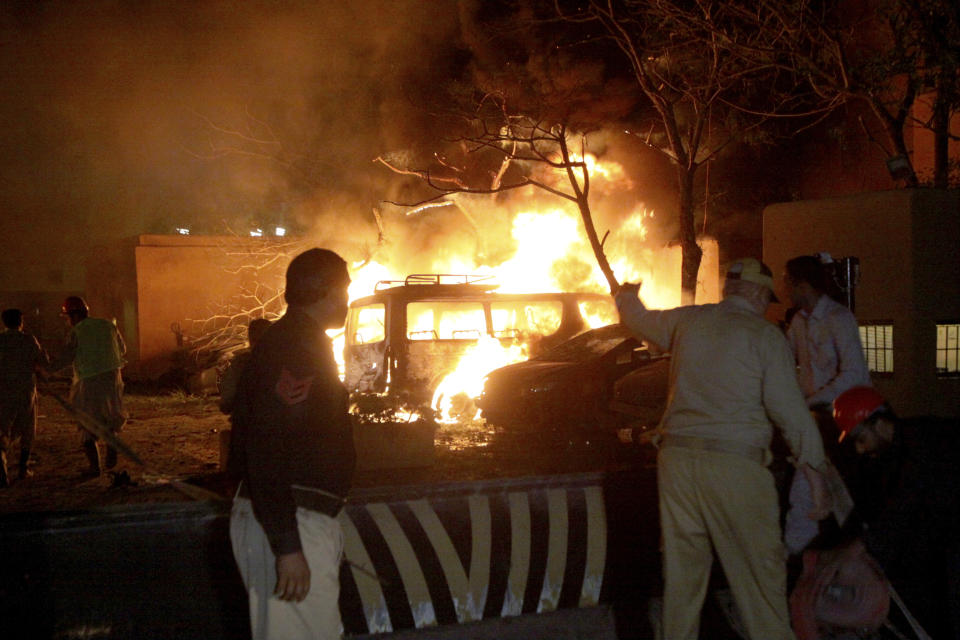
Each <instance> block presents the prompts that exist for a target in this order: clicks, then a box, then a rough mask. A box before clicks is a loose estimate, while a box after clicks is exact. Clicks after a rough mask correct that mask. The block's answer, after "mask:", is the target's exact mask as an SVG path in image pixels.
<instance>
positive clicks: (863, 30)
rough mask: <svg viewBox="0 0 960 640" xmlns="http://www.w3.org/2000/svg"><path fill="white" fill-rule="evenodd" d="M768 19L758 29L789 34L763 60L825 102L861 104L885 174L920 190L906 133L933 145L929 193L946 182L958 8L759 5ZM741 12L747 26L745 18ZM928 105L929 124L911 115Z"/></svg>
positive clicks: (880, 1) (773, 0) (879, 3)
mask: <svg viewBox="0 0 960 640" xmlns="http://www.w3.org/2000/svg"><path fill="white" fill-rule="evenodd" d="M757 6H758V7H759V10H760V12H762V13H763V14H764V15H767V16H770V19H769V20H768V21H766V22H764V23H760V22H758V25H757V26H758V29H772V30H775V31H776V32H778V33H781V34H787V37H786V38H782V39H781V40H780V41H779V42H778V50H777V51H776V52H775V54H774V52H772V51H768V52H766V53H765V54H762V55H764V56H766V57H768V58H769V59H770V60H771V62H772V63H774V64H778V65H784V68H785V69H789V70H794V71H796V72H797V73H798V74H799V75H800V76H801V77H803V78H805V79H806V81H807V82H808V83H809V84H810V86H811V87H812V88H813V90H814V91H815V92H816V93H817V94H818V95H819V96H820V97H821V98H822V99H824V100H827V101H829V102H831V103H834V104H863V105H865V106H866V107H867V109H868V111H869V113H871V114H872V115H873V116H874V118H875V121H876V123H878V124H879V126H880V130H881V132H882V133H881V135H880V136H877V135H875V133H874V130H875V128H876V127H875V126H872V125H871V123H869V122H863V121H861V123H862V126H863V128H864V131H865V132H866V133H867V135H868V137H869V138H870V139H871V140H873V141H874V142H875V143H876V144H878V145H879V146H880V147H881V149H883V151H884V153H885V154H886V155H887V157H888V158H890V160H889V162H890V163H891V165H890V168H891V172H892V174H893V175H894V177H895V178H898V179H901V180H903V182H904V184H905V185H906V186H908V187H916V186H919V185H920V179H919V178H918V176H917V173H916V169H915V166H914V164H913V162H912V159H911V153H910V148H909V146H908V144H907V140H906V135H905V134H906V131H905V130H906V127H907V126H908V125H913V126H920V127H925V128H928V129H930V130H931V131H932V132H933V134H934V138H935V154H934V155H935V167H934V179H933V183H934V185H935V186H939V187H945V186H947V184H948V180H949V165H950V162H949V153H948V143H949V141H950V140H951V139H956V138H955V137H953V136H952V135H951V133H950V129H949V123H950V118H951V116H952V114H953V113H956V112H957V110H958V109H960V76H958V73H957V69H958V66H960V7H958V5H957V4H956V2H954V0H875V1H872V2H863V3H856V4H855V5H854V4H851V5H843V4H837V5H833V4H830V3H828V4H826V5H823V4H821V3H815V2H813V1H812V0H790V1H785V2H784V1H781V0H758V3H757ZM749 13H750V12H748V11H744V14H745V19H748V18H750V17H751V15H747V14H749ZM927 99H929V100H930V102H931V104H930V112H931V114H932V116H931V117H929V118H926V119H918V118H917V117H916V116H915V115H914V114H915V112H916V106H917V104H918V101H919V100H927Z"/></svg>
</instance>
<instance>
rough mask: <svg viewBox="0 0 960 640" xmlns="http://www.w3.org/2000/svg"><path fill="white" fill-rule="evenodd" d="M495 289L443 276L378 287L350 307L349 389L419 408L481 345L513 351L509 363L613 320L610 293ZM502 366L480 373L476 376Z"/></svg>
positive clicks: (467, 278) (475, 278)
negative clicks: (399, 398) (401, 399)
mask: <svg viewBox="0 0 960 640" xmlns="http://www.w3.org/2000/svg"><path fill="white" fill-rule="evenodd" d="M497 288H498V285H497V284H496V283H493V282H490V281H489V280H488V279H487V278H484V277H479V276H468V275H446V274H414V275H410V276H407V278H406V279H404V280H402V281H390V280H385V281H380V282H379V283H377V285H376V286H375V288H374V293H373V295H370V296H365V297H363V298H359V299H356V300H354V301H352V302H351V303H350V310H349V313H348V315H347V322H346V329H345V341H344V360H345V378H344V379H345V383H346V385H347V388H348V389H349V390H350V391H351V392H352V393H354V394H390V395H392V396H403V397H404V398H406V399H407V400H408V401H409V402H410V403H411V404H424V403H427V402H429V401H430V400H431V398H432V397H433V395H434V392H435V391H436V390H437V388H438V387H439V386H440V384H441V382H442V381H443V380H444V379H445V378H447V377H448V376H449V375H450V374H451V373H452V372H454V371H455V370H456V369H457V367H458V366H459V365H460V364H461V361H463V360H464V358H465V356H467V355H468V354H469V353H470V352H471V351H475V350H476V349H477V347H478V346H486V345H489V344H490V343H492V346H493V348H495V349H496V350H500V351H502V350H505V349H509V350H511V351H510V354H509V355H504V357H507V358H508V359H507V360H506V361H508V362H509V361H516V360H521V359H525V358H526V357H528V356H529V355H535V354H538V353H541V352H543V351H545V350H547V349H550V348H551V347H553V346H555V345H557V344H559V343H561V342H563V341H564V340H566V339H568V338H570V337H572V336H575V335H577V334H578V333H581V332H583V331H585V330H587V329H589V328H590V326H591V325H599V324H605V323H608V322H611V321H612V320H614V319H615V318H616V309H615V308H614V305H613V301H612V300H611V298H610V296H608V295H603V294H600V293H562V292H557V293H529V294H528V293H500V292H498V291H496V289H497ZM504 363H505V362H503V361H501V362H499V363H497V364H493V365H492V366H489V365H488V366H487V368H485V369H482V370H479V371H477V372H476V377H477V379H478V380H482V377H483V374H485V373H487V372H488V371H490V370H491V369H493V368H495V367H497V366H500V365H502V364H504ZM477 366H479V367H481V368H482V366H483V365H477Z"/></svg>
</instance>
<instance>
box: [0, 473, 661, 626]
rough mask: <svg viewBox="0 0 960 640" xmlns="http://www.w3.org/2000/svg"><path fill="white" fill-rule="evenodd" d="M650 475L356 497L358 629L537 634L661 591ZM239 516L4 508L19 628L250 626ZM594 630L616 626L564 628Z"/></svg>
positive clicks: (2, 566) (0, 542) (1, 603)
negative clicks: (238, 553)
mask: <svg viewBox="0 0 960 640" xmlns="http://www.w3.org/2000/svg"><path fill="white" fill-rule="evenodd" d="M651 477H652V474H650V473H643V474H640V475H637V474H635V473H629V474H620V475H616V474H614V475H610V474H606V475H604V474H572V475H557V476H547V477H535V478H518V479H509V480H497V481H489V482H471V483H456V484H446V485H436V486H433V485H431V486H412V487H401V488H393V489H375V490H364V491H357V492H355V493H354V494H351V500H350V502H349V503H348V506H347V507H346V508H345V509H344V511H343V512H342V514H341V516H340V518H341V522H342V524H343V529H344V533H345V556H346V560H347V562H348V563H347V564H345V565H344V567H343V568H342V570H341V572H340V575H341V599H340V606H341V611H342V614H343V623H344V630H345V633H346V634H347V635H348V636H355V637H363V636H369V635H379V634H396V635H398V636H401V637H405V636H406V634H410V633H426V635H428V636H430V637H442V635H437V636H434V635H431V634H433V633H434V632H438V631H442V630H443V629H444V628H450V629H456V628H457V627H458V626H460V625H470V628H471V629H473V630H476V629H478V628H479V629H482V628H483V627H484V625H488V626H489V628H490V629H493V630H494V631H491V632H490V633H491V634H492V635H488V636H483V635H482V634H481V635H472V636H471V637H501V638H506V637H514V636H510V635H509V634H508V632H509V630H510V629H513V631H514V632H516V633H518V634H519V635H517V636H516V637H517V638H521V637H522V638H527V637H532V636H531V631H530V628H531V627H530V625H531V624H532V625H533V628H535V627H536V626H537V624H539V621H540V620H543V621H544V623H545V624H546V621H547V620H548V619H549V620H550V621H552V622H550V624H552V625H554V626H555V627H562V628H564V629H567V630H568V631H569V630H571V629H573V627H574V622H573V621H574V620H575V618H577V617H578V616H577V612H578V611H582V612H587V611H594V612H595V611H600V612H601V613H600V614H591V615H593V619H594V620H596V621H606V622H603V623H604V624H609V623H611V620H612V616H611V615H609V611H610V609H611V607H613V608H614V609H616V608H618V607H619V608H621V609H622V610H624V611H627V612H629V611H632V610H634V609H642V608H643V598H645V597H647V596H648V595H649V594H652V593H655V592H656V590H657V589H658V588H659V578H658V566H657V561H658V556H657V553H656V548H655V545H656V538H657V534H656V531H657V523H656V521H655V519H651V518H655V515H653V514H655V490H654V489H653V487H652V486H651V485H650V484H649V481H650V479H651ZM650 496H652V497H653V503H652V504H653V507H652V511H651V503H650V500H649V499H648V498H649V497H650ZM228 517H229V507H228V505H227V504H226V503H213V502H210V503H198V502H191V503H165V504H153V505H129V506H124V507H112V508H104V509H96V510H89V511H82V512H72V513H62V512H59V513H32V514H31V513H24V514H8V515H4V516H0V620H3V626H4V630H5V632H6V633H9V634H10V637H29V638H130V639H134V638H135V639H137V640H142V639H145V638H164V639H168V638H191V639H192V638H199V637H203V638H210V639H217V638H223V639H225V640H226V639H228V638H238V637H245V636H247V635H248V634H249V629H248V623H247V608H246V594H245V592H244V590H243V587H242V585H241V584H240V580H239V575H238V574H237V571H236V567H235V565H234V563H233V558H232V555H231V553H230V545H229V540H228ZM603 611H607V612H608V613H607V614H603V613H602V612H603ZM623 615H629V613H627V614H623ZM580 617H581V618H583V619H586V618H584V617H583V616H580ZM621 617H622V615H621V614H618V620H617V621H618V624H619V623H620V618H621ZM509 620H517V621H522V620H525V621H527V622H526V623H525V625H526V626H524V625H519V624H514V625H512V626H511V625H506V626H505V625H504V624H503V623H504V621H509ZM531 621H532V622H531ZM558 621H561V622H558ZM591 624H601V622H594V623H591ZM461 628H462V627H461ZM609 631H610V630H608V632H609ZM18 633H19V634H20V635H19V636H18V635H16V634H18ZM551 633H552V637H561V636H559V635H557V634H556V633H555V632H551ZM456 635H457V634H456V633H454V635H453V636H450V637H456ZM533 635H537V634H536V633H534V634H533ZM593 636H595V637H612V636H610V635H609V633H608V634H607V635H603V634H601V633H596V632H594V633H591V632H589V631H585V632H583V633H579V634H578V633H574V632H573V631H570V635H566V636H563V637H568V638H587V637H593ZM542 637H546V636H542Z"/></svg>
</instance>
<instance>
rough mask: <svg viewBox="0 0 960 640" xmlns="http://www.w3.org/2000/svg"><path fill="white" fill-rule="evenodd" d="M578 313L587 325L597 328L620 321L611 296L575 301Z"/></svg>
mask: <svg viewBox="0 0 960 640" xmlns="http://www.w3.org/2000/svg"><path fill="white" fill-rule="evenodd" d="M577 305H578V306H579V307H580V315H581V316H582V317H583V321H584V322H585V323H586V325H587V326H588V327H592V328H597V327H603V326H606V325H608V324H616V323H618V322H620V316H619V315H618V314H617V306H616V305H615V304H614V303H613V298H609V299H607V300H581V301H580V302H578V303H577Z"/></svg>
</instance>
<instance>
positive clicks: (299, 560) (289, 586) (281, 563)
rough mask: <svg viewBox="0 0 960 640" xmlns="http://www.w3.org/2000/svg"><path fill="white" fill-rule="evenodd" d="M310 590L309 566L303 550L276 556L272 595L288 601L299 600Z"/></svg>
mask: <svg viewBox="0 0 960 640" xmlns="http://www.w3.org/2000/svg"><path fill="white" fill-rule="evenodd" d="M309 592H310V567H309V565H307V559H306V558H305V557H304V555H303V551H294V552H293V553H285V554H283V555H282V556H277V586H276V588H275V589H274V590H273V595H275V596H277V597H279V598H280V599H281V600H286V601H288V602H301V601H302V600H303V599H304V598H306V597H307V594H308V593H309Z"/></svg>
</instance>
